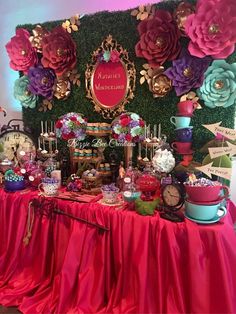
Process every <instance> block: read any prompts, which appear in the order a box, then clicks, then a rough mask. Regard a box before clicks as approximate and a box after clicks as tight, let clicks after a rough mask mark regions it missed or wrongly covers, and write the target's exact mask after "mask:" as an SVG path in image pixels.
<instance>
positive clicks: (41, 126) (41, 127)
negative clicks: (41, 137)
mask: <svg viewBox="0 0 236 314" xmlns="http://www.w3.org/2000/svg"><path fill="white" fill-rule="evenodd" d="M41 134H43V121H41Z"/></svg>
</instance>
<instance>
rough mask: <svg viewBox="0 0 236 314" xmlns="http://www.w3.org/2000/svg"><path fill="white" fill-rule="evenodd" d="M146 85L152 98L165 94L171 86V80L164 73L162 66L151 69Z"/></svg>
mask: <svg viewBox="0 0 236 314" xmlns="http://www.w3.org/2000/svg"><path fill="white" fill-rule="evenodd" d="M148 85H149V90H150V91H151V92H152V93H153V97H154V98H157V97H164V96H166V94H167V93H169V91H170V90H171V88H172V82H171V80H170V79H169V78H168V77H167V76H166V75H165V74H164V67H160V68H158V69H155V70H153V75H152V78H151V79H150V80H149V83H148Z"/></svg>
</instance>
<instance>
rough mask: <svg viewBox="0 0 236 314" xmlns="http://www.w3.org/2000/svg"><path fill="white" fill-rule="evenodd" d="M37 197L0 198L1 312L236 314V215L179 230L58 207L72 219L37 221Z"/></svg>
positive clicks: (119, 214) (105, 209)
mask: <svg viewBox="0 0 236 314" xmlns="http://www.w3.org/2000/svg"><path fill="white" fill-rule="evenodd" d="M37 197H38V196H37V192H27V193H21V192H15V193H6V192H5V191H4V190H2V189H1V190H0V200H1V201H0V304H2V305H5V306H18V307H19V310H20V311H22V312H23V313H30V314H32V313H235V312H236V234H235V231H234V229H233V223H234V222H235V220H236V208H235V206H234V204H233V203H232V202H230V201H229V202H228V204H227V208H228V214H227V215H226V216H225V217H224V218H223V219H222V220H221V221H220V222H218V223H216V224H211V225H198V224H196V223H194V222H192V221H189V220H187V219H186V220H185V221H184V222H181V223H173V222H170V221H168V220H164V219H162V218H160V217H159V213H158V212H157V213H156V214H155V215H154V216H140V215H138V214H137V213H136V212H134V211H131V210H127V208H126V207H121V206H118V207H114V206H113V207H112V206H106V205H103V204H99V203H96V202H91V203H78V202H72V201H68V200H60V199H57V200H56V201H55V202H56V207H57V208H58V209H60V210H61V211H63V212H66V213H68V214H71V215H75V216H77V217H79V218H83V219H85V220H88V221H90V222H92V223H95V224H98V225H100V226H104V227H105V229H108V230H102V229H101V228H97V227H96V226H93V225H90V224H86V223H83V222H80V221H78V220H76V219H72V218H70V217H67V216H64V215H57V214H52V215H42V214H41V215H40V214H39V213H38V214H37V213H36V214H35V216H34V221H33V225H32V237H31V238H30V240H29V244H28V245H26V246H25V244H24V243H23V239H24V237H25V233H26V227H27V224H29V221H28V220H27V218H28V204H29V202H30V201H31V200H32V199H33V198H37Z"/></svg>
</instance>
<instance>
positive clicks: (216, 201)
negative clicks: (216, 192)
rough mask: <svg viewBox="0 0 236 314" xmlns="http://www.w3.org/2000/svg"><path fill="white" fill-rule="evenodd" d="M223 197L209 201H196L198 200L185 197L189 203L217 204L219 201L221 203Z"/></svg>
mask: <svg viewBox="0 0 236 314" xmlns="http://www.w3.org/2000/svg"><path fill="white" fill-rule="evenodd" d="M224 199H225V198H224V197H219V198H218V199H217V200H215V201H209V202H198V201H192V200H190V199H189V198H187V199H186V201H187V202H189V203H191V204H196V205H217V204H219V203H221V202H222V201H223V200H224Z"/></svg>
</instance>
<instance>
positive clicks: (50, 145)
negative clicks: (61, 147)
mask: <svg viewBox="0 0 236 314" xmlns="http://www.w3.org/2000/svg"><path fill="white" fill-rule="evenodd" d="M51 153H52V142H51V140H50V139H49V154H51Z"/></svg>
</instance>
